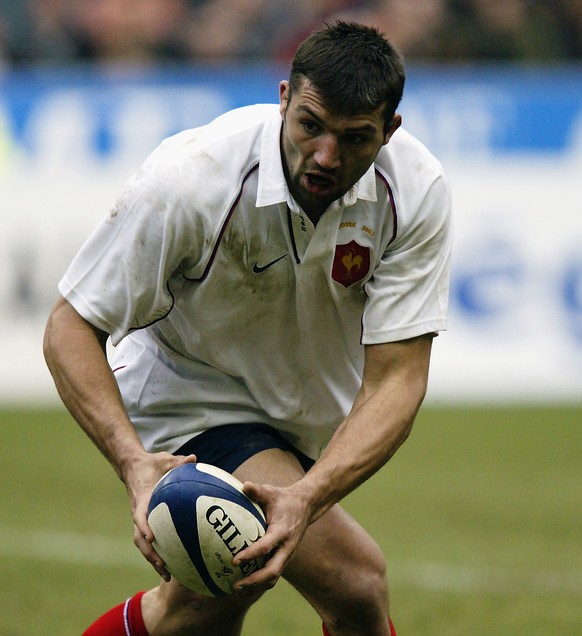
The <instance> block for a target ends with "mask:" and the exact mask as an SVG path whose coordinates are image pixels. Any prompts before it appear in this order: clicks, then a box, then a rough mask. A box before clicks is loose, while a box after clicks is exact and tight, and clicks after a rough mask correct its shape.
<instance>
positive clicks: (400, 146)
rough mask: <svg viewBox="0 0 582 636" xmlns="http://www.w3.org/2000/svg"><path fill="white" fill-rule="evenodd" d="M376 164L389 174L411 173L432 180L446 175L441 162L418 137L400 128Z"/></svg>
mask: <svg viewBox="0 0 582 636" xmlns="http://www.w3.org/2000/svg"><path fill="white" fill-rule="evenodd" d="M376 164H377V165H378V166H379V167H380V168H381V169H385V170H386V171H387V172H388V173H389V174H392V173H397V174H409V175H410V176H411V177H412V176H414V177H415V178H416V179H418V178H422V179H423V180H429V181H430V180H431V179H434V178H436V177H438V176H440V175H444V169H443V166H442V164H441V162H440V161H439V160H438V159H437V158H436V157H435V156H434V155H433V154H432V152H431V151H430V150H429V149H428V148H427V147H426V146H425V145H424V144H423V143H422V142H421V141H419V140H418V139H417V138H416V137H414V136H413V135H411V134H410V133H409V132H408V131H407V130H405V129H404V128H399V129H398V130H397V131H396V132H395V133H394V135H392V138H391V139H390V141H389V142H388V144H386V146H384V147H383V148H382V149H381V150H380V153H379V154H378V157H377V160H376Z"/></svg>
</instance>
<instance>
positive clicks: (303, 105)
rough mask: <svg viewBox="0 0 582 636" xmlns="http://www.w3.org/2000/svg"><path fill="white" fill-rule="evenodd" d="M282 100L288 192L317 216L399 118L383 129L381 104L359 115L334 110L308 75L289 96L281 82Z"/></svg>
mask: <svg viewBox="0 0 582 636" xmlns="http://www.w3.org/2000/svg"><path fill="white" fill-rule="evenodd" d="M280 99H281V106H280V110H281V115H282V117H283V133H282V139H281V144H282V154H283V166H284V169H285V176H286V178H287V183H288V186H289V190H290V191H291V194H292V195H293V198H294V199H295V200H296V201H297V203H299V205H300V206H301V207H302V208H303V210H304V211H305V212H306V213H307V214H308V215H309V216H310V217H311V218H312V220H314V219H315V220H316V219H318V218H319V217H320V216H321V215H322V214H323V212H325V210H326V209H327V207H328V206H329V205H330V203H332V202H333V201H335V200H336V199H339V198H340V197H342V196H343V195H344V194H345V193H346V192H347V191H348V190H349V189H350V188H351V187H352V186H353V185H354V184H355V183H356V182H357V181H358V180H359V179H360V178H361V177H362V176H363V175H364V174H365V172H366V171H367V170H368V168H369V167H370V166H371V165H372V163H373V162H374V159H375V158H376V155H377V154H378V152H379V150H380V148H381V147H382V146H383V145H384V144H386V143H388V141H389V139H390V137H391V136H392V134H393V133H394V131H395V130H396V129H397V128H398V126H400V122H401V118H400V116H399V115H396V116H395V117H394V120H393V122H392V125H391V126H390V129H389V130H388V132H387V133H385V131H384V107H383V106H381V107H379V108H378V109H376V110H374V111H373V112H371V113H364V114H360V115H351V116H344V115H337V114H334V113H333V112H331V111H329V110H328V109H327V108H326V106H325V104H324V102H323V100H322V99H321V97H320V96H319V94H318V92H317V91H316V90H315V88H314V87H313V86H312V85H311V83H310V82H309V81H308V80H307V79H305V80H304V81H303V83H302V84H301V86H300V88H299V90H297V91H294V92H293V94H292V95H291V96H290V94H289V84H288V82H281V86H280Z"/></svg>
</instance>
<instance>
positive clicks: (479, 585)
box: [0, 407, 582, 636]
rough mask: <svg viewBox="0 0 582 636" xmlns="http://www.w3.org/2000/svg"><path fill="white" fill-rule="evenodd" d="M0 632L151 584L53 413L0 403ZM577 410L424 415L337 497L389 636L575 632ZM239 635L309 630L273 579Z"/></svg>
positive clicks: (298, 605) (98, 608)
mask: <svg viewBox="0 0 582 636" xmlns="http://www.w3.org/2000/svg"><path fill="white" fill-rule="evenodd" d="M0 431H1V437H0V439H1V440H2V441H1V444H0V466H2V471H3V472H2V474H3V478H2V480H0V500H1V501H2V516H1V517H0V558H1V560H2V564H3V577H2V583H0V607H1V608H2V611H1V612H0V634H2V635H3V636H21V635H22V636H30V635H35V636H44V635H56V636H69V635H71V636H78V635H79V634H80V633H81V632H82V630H83V628H84V627H86V626H87V624H88V623H89V622H91V620H93V619H94V618H95V617H96V616H98V615H99V614H100V613H102V612H103V611H105V610H106V609H108V608H109V607H111V606H112V605H114V604H117V603H119V602H121V601H122V600H124V599H125V598H126V597H127V596H129V595H131V594H132V593H134V592H135V591H137V590H139V589H143V588H146V587H148V586H151V585H154V584H155V581H156V577H155V575H154V573H153V571H150V568H149V566H148V565H147V564H146V563H145V562H142V559H141V557H140V556H139V554H137V551H136V549H135V548H134V547H133V544H132V527H131V522H130V518H129V512H128V506H127V503H126V495H125V490H124V488H123V486H122V485H121V483H119V482H118V480H117V479H116V477H115V475H114V473H113V471H112V470H111V469H110V467H109V466H108V464H107V463H106V461H105V460H104V459H103V458H102V457H101V456H100V455H99V454H98V452H97V451H96V450H95V449H94V447H93V446H92V445H91V443H90V442H89V441H88V440H87V439H86V438H85V437H84V435H83V434H82V433H81V432H80V431H79V430H78V429H77V427H76V425H75V424H74V423H72V421H71V419H70V418H69V416H68V415H66V414H65V413H64V412H63V411H60V410H52V411H46V412H44V411H24V410H22V411H10V412H7V411H4V412H2V411H0ZM581 468H582V407H581V408H535V409H534V408H532V409H514V408H498V409H477V408H454V409H444V408H443V409H435V408H430V409H429V408H426V409H424V410H423V411H422V413H421V415H420V416H419V418H418V421H417V424H416V427H415V430H414V432H413V434H412V436H411V438H410V439H409V440H408V442H407V443H406V444H405V445H404V446H403V448H402V449H401V450H400V451H399V452H398V454H397V455H396V456H395V457H394V458H393V460H392V461H391V463H390V464H389V465H388V466H387V467H386V468H385V469H384V470H383V471H381V473H380V474H378V475H376V476H375V477H374V478H372V479H371V480H370V481H369V482H368V483H367V484H365V485H364V486H362V487H361V488H360V489H359V490H358V491H357V492H356V493H355V494H353V495H351V496H350V497H349V498H348V499H347V500H346V502H345V505H346V507H347V508H348V509H349V510H350V511H351V512H353V514H354V515H355V516H356V517H357V518H358V519H359V520H360V521H361V522H362V523H363V525H364V526H365V527H366V528H367V529H368V530H369V531H370V533H371V534H372V535H373V536H374V537H375V538H376V540H377V541H378V542H379V543H380V545H381V546H382V548H383V550H384V553H385V554H386V556H387V560H388V564H389V574H390V581H391V596H392V612H393V616H394V618H395V621H396V624H397V626H398V630H399V636H400V635H402V636H407V635H409V636H410V635H412V636H432V635H434V636H449V635H451V636H491V635H492V634H495V636H525V635H526V634H548V635H552V636H554V635H565V636H571V635H572V636H574V635H577V634H582V549H581V548H582V545H581V536H582V534H581V527H582V515H581V511H582V487H581V479H580V477H581ZM244 634H245V636H270V635H273V636H292V635H293V636H294V635H297V636H309V634H313V635H314V636H315V635H319V634H320V627H319V621H318V619H317V617H316V616H315V615H314V613H313V612H312V610H311V609H310V608H309V607H308V606H306V605H305V604H304V602H303V601H302V599H301V598H300V597H299V595H298V594H296V593H295V592H294V591H293V590H292V589H290V588H289V587H288V586H287V585H286V584H284V583H282V584H279V585H278V586H277V587H276V588H275V589H274V590H273V591H271V592H269V593H268V594H267V595H266V596H265V597H264V598H263V600H262V601H261V602H260V603H259V604H258V605H257V606H255V607H254V608H253V610H252V611H251V614H250V615H249V618H248V621H247V625H246V627H245V631H244Z"/></svg>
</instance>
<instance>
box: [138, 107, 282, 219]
mask: <svg viewBox="0 0 582 636" xmlns="http://www.w3.org/2000/svg"><path fill="white" fill-rule="evenodd" d="M278 116H279V115H278V107H277V106H276V105H274V104H261V105H255V106H247V107H244V108H239V109H236V110H233V111H229V112H227V113H225V114H223V115H221V116H219V117H217V118H216V119H215V120H213V121H211V122H210V123H209V124H207V125H205V126H201V127H199V128H193V129H189V130H184V131H182V132H179V133H177V134H175V135H173V136H172V137H168V138H167V139H164V140H163V141H162V143H161V144H160V145H159V146H158V147H157V148H156V149H155V150H154V151H153V152H152V153H151V155H150V156H149V157H148V158H147V159H146V160H145V162H144V163H143V164H142V166H141V167H140V168H139V169H138V171H137V172H136V173H135V175H134V181H138V182H139V183H140V188H143V189H144V190H146V191H149V192H152V193H155V196H157V197H158V198H161V199H164V200H166V201H169V200H174V201H177V200H179V201H180V203H181V204H182V205H183V204H186V207H188V208H194V209H196V208H197V209H199V210H200V209H203V208H205V207H208V205H210V204H212V203H213V202H215V203H217V204H218V202H220V201H222V202H225V201H227V200H228V199H229V196H230V195H231V193H232V192H234V191H236V190H237V189H238V188H240V184H241V182H242V180H243V179H244V177H245V175H246V174H248V173H249V171H250V170H251V169H252V168H253V167H254V166H255V165H256V164H257V163H258V162H259V159H260V149H261V140H262V137H263V133H264V130H265V127H266V125H267V122H269V121H271V120H272V119H273V118H274V117H278Z"/></svg>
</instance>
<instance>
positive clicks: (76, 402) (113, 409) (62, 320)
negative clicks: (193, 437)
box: [44, 299, 144, 479]
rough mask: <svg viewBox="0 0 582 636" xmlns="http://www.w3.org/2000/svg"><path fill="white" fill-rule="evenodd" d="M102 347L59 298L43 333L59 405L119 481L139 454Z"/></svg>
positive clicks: (135, 438) (138, 444)
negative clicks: (67, 411) (79, 428)
mask: <svg viewBox="0 0 582 636" xmlns="http://www.w3.org/2000/svg"><path fill="white" fill-rule="evenodd" d="M103 347H104V342H101V341H100V339H99V337H98V332H97V331H96V330H94V329H93V328H92V327H91V326H90V325H89V324H88V323H87V322H86V321H84V320H83V318H81V316H79V315H78V314H77V312H76V311H75V310H74V309H73V308H72V307H71V306H70V305H69V303H67V302H66V301H64V300H62V299H61V300H60V301H59V302H58V303H57V304H56V305H55V308H54V309H53V311H52V312H51V315H50V317H49V320H48V323H47V327H46V331H45V339H44V352H45V359H46V362H47V365H48V367H49V369H50V371H51V373H52V375H53V378H54V381H55V385H56V387H57V390H58V392H59V394H60V396H61V399H62V400H63V403H64V404H65V406H66V407H67V409H68V410H69V411H70V413H71V415H72V416H73V417H74V418H75V420H76V421H77V422H78V423H79V425H80V426H81V427H82V428H83V430H84V431H85V433H86V434H87V435H88V436H89V437H90V438H91V440H92V441H93V442H94V443H95V445H96V446H97V447H98V448H99V449H100V451H101V452H102V453H103V455H105V457H106V458H107V459H108V460H109V462H110V463H111V464H112V465H113V467H114V468H115V470H116V472H117V474H118V475H119V477H120V478H122V479H123V475H124V472H125V471H126V470H127V469H128V467H129V466H130V465H131V463H132V461H134V459H135V458H137V457H139V456H140V455H141V453H143V452H144V451H143V447H142V445H141V443H140V440H139V438H138V436H137V434H136V432H135V429H134V428H133V426H132V425H131V423H130V421H129V419H128V417H127V414H126V411H125V407H124V405H123V401H122V398H121V395H120V393H119V389H118V386H117V383H116V381H115V378H114V376H113V373H112V371H111V368H110V367H109V364H108V362H107V358H106V355H105V352H104V349H103Z"/></svg>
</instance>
